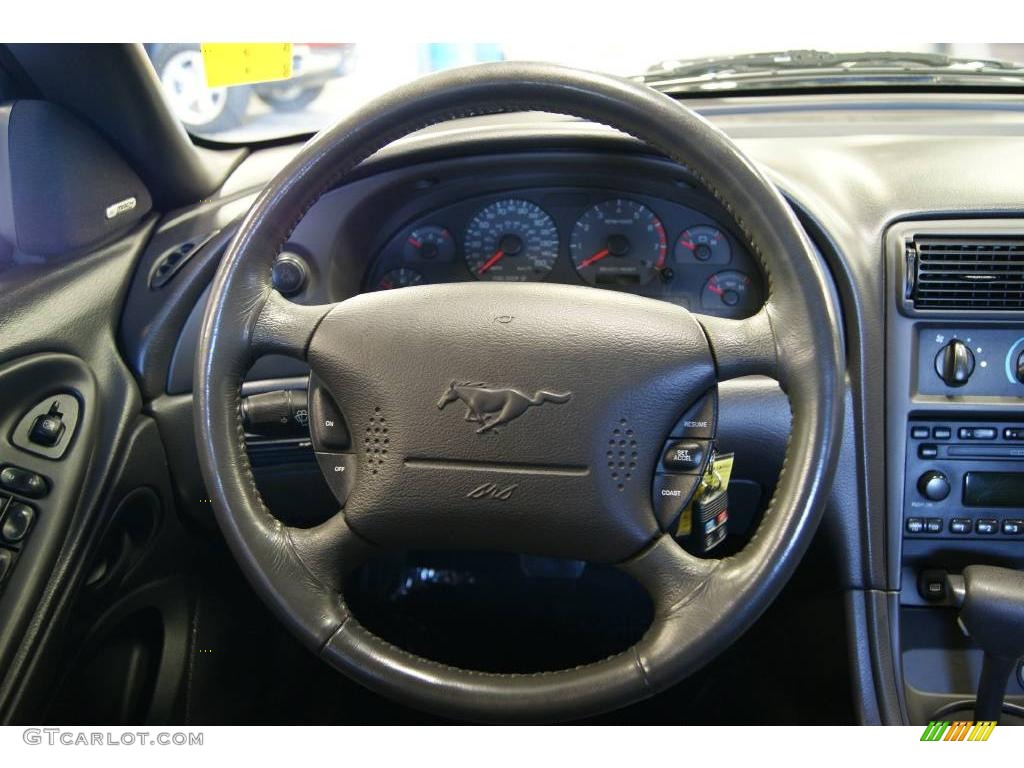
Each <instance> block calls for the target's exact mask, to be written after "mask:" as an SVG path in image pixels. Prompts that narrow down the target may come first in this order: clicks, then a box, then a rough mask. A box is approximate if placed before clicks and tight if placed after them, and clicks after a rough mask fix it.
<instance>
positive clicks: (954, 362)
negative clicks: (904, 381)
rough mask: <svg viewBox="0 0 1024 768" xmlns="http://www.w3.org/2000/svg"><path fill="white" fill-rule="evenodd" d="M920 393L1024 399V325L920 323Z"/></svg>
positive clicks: (918, 380)
mask: <svg viewBox="0 0 1024 768" xmlns="http://www.w3.org/2000/svg"><path fill="white" fill-rule="evenodd" d="M917 333H918V337H917V353H918V354H917V391H918V392H920V393H921V394H925V395H980V396H994V397H1021V398H1024V326H1022V327H998V328H993V327H988V328H969V327H967V328H957V327H950V326H942V327H936V326H921V327H919V328H918V331H917Z"/></svg>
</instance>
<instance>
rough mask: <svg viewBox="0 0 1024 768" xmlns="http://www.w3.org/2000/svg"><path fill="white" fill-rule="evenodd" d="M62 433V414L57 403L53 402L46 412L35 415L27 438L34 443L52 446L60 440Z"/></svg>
mask: <svg viewBox="0 0 1024 768" xmlns="http://www.w3.org/2000/svg"><path fill="white" fill-rule="evenodd" d="M63 435H64V414H63V413H61V412H60V406H59V404H58V403H56V402H55V403H53V405H51V406H50V410H49V411H48V412H47V413H43V414H40V415H39V416H36V419H35V421H33V422H32V429H31V430H30V431H29V433H28V439H29V440H31V441H32V442H33V443H35V444H36V445H42V446H45V447H47V448H52V447H53V446H55V445H56V444H57V443H59V442H60V439H61V437H62V436H63Z"/></svg>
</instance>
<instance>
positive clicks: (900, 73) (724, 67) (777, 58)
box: [639, 50, 1024, 92]
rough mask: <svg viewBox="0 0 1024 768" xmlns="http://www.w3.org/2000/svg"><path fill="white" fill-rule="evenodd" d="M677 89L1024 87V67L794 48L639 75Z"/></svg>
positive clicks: (666, 65) (671, 65)
mask: <svg viewBox="0 0 1024 768" xmlns="http://www.w3.org/2000/svg"><path fill="white" fill-rule="evenodd" d="M639 79H640V80H641V81H642V82H644V83H646V84H647V85H650V86H652V87H654V88H658V89H660V90H664V91H671V92H686V91H723V90H736V89H764V88H814V87H822V86H828V87H831V86H864V85H894V86H895V85H975V84H985V85H1001V86H1004V87H1016V88H1020V87H1024V66H1022V65H1020V64H1013V63H1010V62H1006V61H998V60H995V59H970V58H956V57H953V56H946V55H945V54H941V53H914V52H907V51H893V52H881V53H877V52H871V53H831V52H827V51H814V50H794V51H775V52H770V53H751V54H743V55H739V56H720V57H711V58H704V59H695V60H692V61H667V62H661V63H659V64H655V65H654V66H652V67H650V68H649V69H648V70H647V72H646V73H645V74H643V75H641V76H640V78H639Z"/></svg>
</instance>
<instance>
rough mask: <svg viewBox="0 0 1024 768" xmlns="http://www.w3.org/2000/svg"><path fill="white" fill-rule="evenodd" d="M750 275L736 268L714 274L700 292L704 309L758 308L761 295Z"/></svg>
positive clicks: (737, 309) (739, 309) (736, 309)
mask: <svg viewBox="0 0 1024 768" xmlns="http://www.w3.org/2000/svg"><path fill="white" fill-rule="evenodd" d="M757 294H758V291H757V288H756V286H755V285H754V281H753V280H752V279H751V278H750V275H748V274H746V273H744V272H738V271H736V270H734V269H730V270H726V271H725V272H719V273H718V274H717V275H712V276H711V279H710V280H708V281H707V282H706V283H705V284H704V290H703V291H702V292H701V294H700V305H701V306H702V307H703V308H704V309H718V310H734V311H737V312H739V311H742V310H753V309H756V308H757V305H758V301H759V296H758V295H757Z"/></svg>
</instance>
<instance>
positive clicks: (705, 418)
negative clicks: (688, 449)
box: [670, 390, 718, 440]
mask: <svg viewBox="0 0 1024 768" xmlns="http://www.w3.org/2000/svg"><path fill="white" fill-rule="evenodd" d="M717 413H718V393H717V391H716V390H711V391H710V392H708V394H706V395H704V396H703V397H702V398H701V399H700V400H698V401H697V402H696V403H694V404H693V406H692V407H691V408H690V409H689V410H688V411H687V412H686V413H684V414H683V418H681V419H680V420H679V421H678V422H676V425H675V426H674V427H673V428H672V433H671V435H670V437H674V438H680V437H689V438H697V439H701V440H710V439H711V438H713V437H714V436H715V420H716V417H717Z"/></svg>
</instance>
